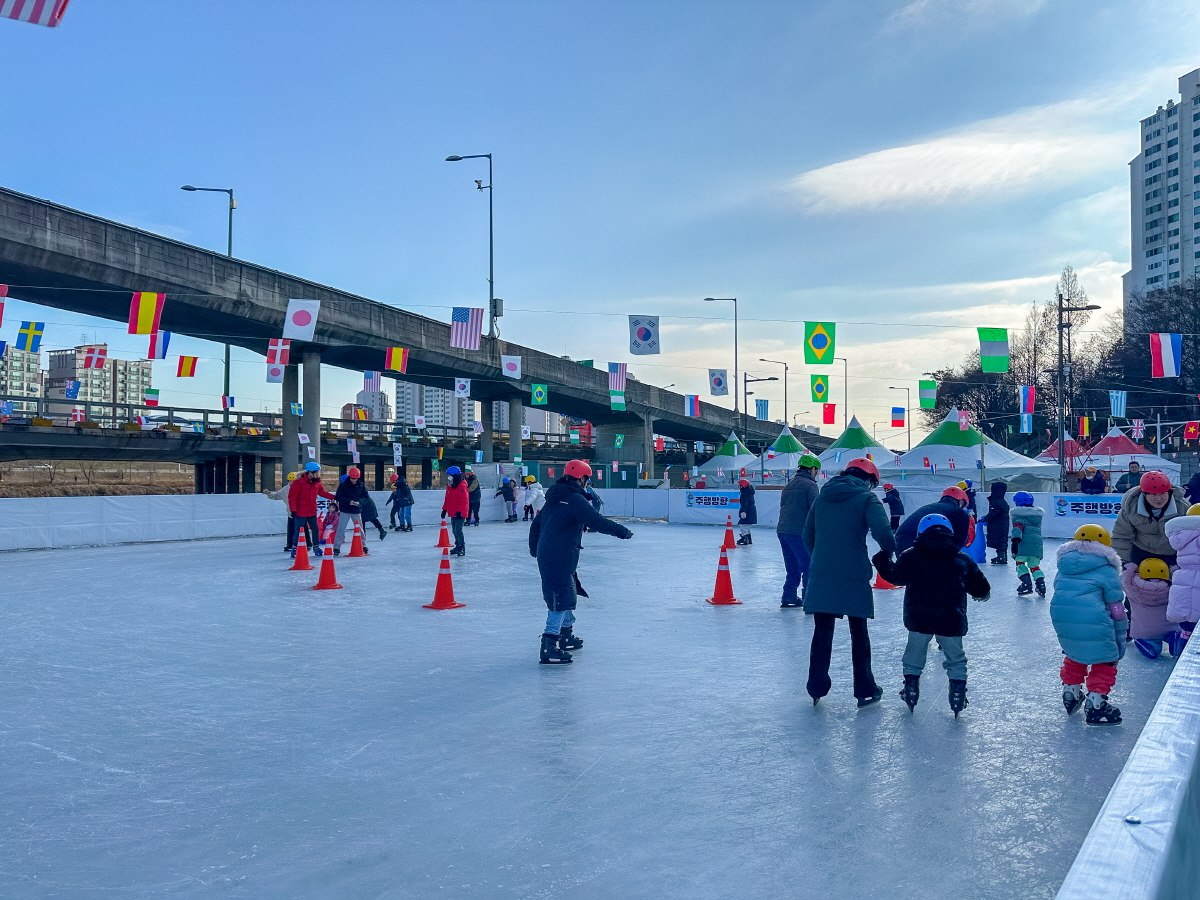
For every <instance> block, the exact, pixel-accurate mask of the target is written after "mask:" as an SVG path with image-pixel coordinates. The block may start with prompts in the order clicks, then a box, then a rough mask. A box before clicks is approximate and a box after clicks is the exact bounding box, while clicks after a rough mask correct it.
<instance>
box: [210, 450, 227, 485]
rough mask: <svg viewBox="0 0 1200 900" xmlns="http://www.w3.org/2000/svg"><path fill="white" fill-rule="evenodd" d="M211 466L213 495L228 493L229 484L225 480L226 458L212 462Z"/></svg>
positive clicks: (221, 457)
mask: <svg viewBox="0 0 1200 900" xmlns="http://www.w3.org/2000/svg"><path fill="white" fill-rule="evenodd" d="M210 465H212V467H213V493H214V494H225V493H228V490H227V484H228V482H226V480H225V475H226V472H225V457H223V456H218V457H217V458H216V459H214V460H213V461H212V463H211V464H210Z"/></svg>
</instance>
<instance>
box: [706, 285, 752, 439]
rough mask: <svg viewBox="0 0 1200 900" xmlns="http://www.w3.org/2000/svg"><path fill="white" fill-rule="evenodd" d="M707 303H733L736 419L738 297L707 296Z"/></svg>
mask: <svg viewBox="0 0 1200 900" xmlns="http://www.w3.org/2000/svg"><path fill="white" fill-rule="evenodd" d="M704 302H705V303H718V302H721V303H724V302H729V303H732V304H733V417H734V418H735V419H736V418H737V414H738V313H737V297H705V298H704ZM743 405H744V404H743Z"/></svg>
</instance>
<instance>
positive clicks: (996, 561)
mask: <svg viewBox="0 0 1200 900" xmlns="http://www.w3.org/2000/svg"><path fill="white" fill-rule="evenodd" d="M989 561H990V562H991V564H992V565H993V566H1007V565H1008V554H1007V553H997V554H996V556H995V558H993V559H991V560H989Z"/></svg>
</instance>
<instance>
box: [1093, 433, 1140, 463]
mask: <svg viewBox="0 0 1200 900" xmlns="http://www.w3.org/2000/svg"><path fill="white" fill-rule="evenodd" d="M1130 454H1144V455H1150V453H1149V451H1148V450H1146V448H1145V447H1143V446H1142V445H1141V444H1136V443H1134V441H1133V438H1131V437H1129V435H1127V434H1125V432H1123V431H1122V430H1121V429H1120V428H1115V427H1114V428H1113V429H1112V430H1110V431H1109V432H1108V434H1106V435H1105V436H1104V438H1103V439H1102V440H1101V441H1100V443H1098V444H1097V445H1096V446H1095V447H1093V448H1092V449H1091V452H1090V453H1088V456H1092V457H1096V456H1126V455H1130Z"/></svg>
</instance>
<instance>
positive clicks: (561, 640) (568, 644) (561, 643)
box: [558, 625, 583, 650]
mask: <svg viewBox="0 0 1200 900" xmlns="http://www.w3.org/2000/svg"><path fill="white" fill-rule="evenodd" d="M558 647H559V649H560V650H582V649H583V638H578V637H575V626H574V625H564V626H563V628H562V630H561V631H560V632H559V633H558Z"/></svg>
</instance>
